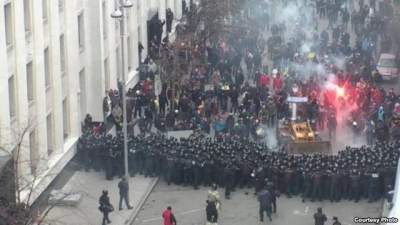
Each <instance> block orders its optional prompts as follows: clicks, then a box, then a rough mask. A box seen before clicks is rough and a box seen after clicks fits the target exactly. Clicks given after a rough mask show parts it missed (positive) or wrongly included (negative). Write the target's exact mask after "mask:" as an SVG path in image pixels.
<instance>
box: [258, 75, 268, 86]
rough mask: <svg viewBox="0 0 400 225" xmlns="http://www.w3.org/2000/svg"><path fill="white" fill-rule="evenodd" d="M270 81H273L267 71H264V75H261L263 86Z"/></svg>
mask: <svg viewBox="0 0 400 225" xmlns="http://www.w3.org/2000/svg"><path fill="white" fill-rule="evenodd" d="M270 83H271V79H270V77H269V76H268V74H267V73H264V74H263V75H261V77H260V84H261V86H263V87H265V86H267V85H269V84H270Z"/></svg>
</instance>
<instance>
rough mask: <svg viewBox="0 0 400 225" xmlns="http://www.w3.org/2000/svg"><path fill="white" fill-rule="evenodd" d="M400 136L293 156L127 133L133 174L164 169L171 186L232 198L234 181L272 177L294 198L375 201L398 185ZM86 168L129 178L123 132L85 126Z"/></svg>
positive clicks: (241, 184) (224, 142)
mask: <svg viewBox="0 0 400 225" xmlns="http://www.w3.org/2000/svg"><path fill="white" fill-rule="evenodd" d="M399 147H400V142H398V141H393V142H389V143H387V142H378V143H376V144H375V145H374V146H362V147H360V148H356V147H346V148H345V149H344V150H341V151H339V153H338V154H337V155H328V154H314V155H306V154H303V155H288V154H287V153H286V152H283V151H271V150H270V149H269V148H268V146H267V144H266V143H263V142H255V141H251V140H241V141H237V140H234V139H233V138H224V139H222V138H221V137H220V136H218V137H217V138H206V139H202V138H197V139H186V138H181V139H180V140H178V139H176V138H169V139H168V138H166V137H165V135H163V134H162V133H160V134H150V136H147V137H144V136H142V135H138V136H133V135H130V136H129V137H128V148H129V175H130V176H132V177H133V176H135V175H138V174H140V175H144V176H145V177H149V176H150V177H154V176H160V177H163V179H164V180H165V181H166V182H167V183H168V185H170V184H171V183H174V184H176V185H183V186H193V188H194V189H198V187H199V186H200V185H204V186H211V185H212V184H216V185H217V186H219V187H223V188H225V193H224V195H225V197H226V198H228V199H229V198H230V195H231V192H232V191H235V188H245V187H247V188H251V187H254V188H255V193H257V192H258V191H259V190H260V189H261V188H263V187H264V186H265V185H266V183H265V180H266V179H268V180H269V183H271V184H272V185H273V186H274V188H275V189H276V190H277V191H278V192H279V193H282V194H285V195H286V196H287V197H288V198H291V197H292V196H296V195H301V196H302V199H303V202H304V201H305V200H306V199H310V200H311V201H315V200H319V201H322V200H330V201H331V202H334V201H335V202H338V201H340V200H342V199H348V200H354V201H356V202H357V201H359V200H360V199H362V198H365V199H368V201H369V202H375V201H377V200H378V199H379V198H380V197H382V196H384V194H385V193H387V192H388V191H389V190H390V189H391V187H394V182H395V177H396V168H397V162H398V158H399V151H398V148H399ZM78 154H79V156H80V157H81V162H82V164H81V165H82V166H83V167H85V169H86V171H89V170H90V169H94V170H96V171H100V170H103V171H105V175H106V176H105V177H106V179H107V180H112V179H113V177H114V176H119V177H122V176H123V174H124V171H123V165H124V163H123V135H122V133H118V134H117V135H116V136H112V135H110V134H109V135H107V136H102V135H100V134H95V133H93V132H92V131H90V130H86V131H85V132H84V133H83V135H82V137H81V138H80V139H79V142H78Z"/></svg>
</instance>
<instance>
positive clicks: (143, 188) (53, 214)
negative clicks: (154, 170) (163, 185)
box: [42, 171, 158, 225]
mask: <svg viewBox="0 0 400 225" xmlns="http://www.w3.org/2000/svg"><path fill="white" fill-rule="evenodd" d="M120 180H121V179H119V178H117V179H114V180H113V181H107V180H105V175H104V172H90V173H88V172H81V171H77V172H76V173H75V174H74V175H73V177H72V178H71V179H70V181H69V182H68V183H67V184H66V185H65V187H64V188H63V189H62V191H64V192H66V193H71V194H81V195H82V198H81V201H80V202H79V203H78V204H77V205H76V206H54V207H53V208H52V209H51V210H50V211H49V213H48V215H42V217H45V218H44V221H43V223H42V224H43V225H45V224H46V225H47V224H51V225H61V224H63V225H93V224H94V225H100V224H101V222H102V217H103V216H102V213H101V212H100V211H99V210H98V207H99V201H98V200H99V197H100V196H101V193H102V191H103V190H108V196H109V197H110V202H111V204H112V205H113V206H114V208H115V211H114V212H112V213H110V214H109V218H110V220H111V221H112V224H117V225H123V224H126V225H129V224H131V223H132V222H133V220H134V219H135V217H136V215H137V214H138V213H139V211H140V209H141V207H142V205H143V203H144V202H145V201H146V198H147V197H148V195H149V194H150V193H151V191H152V190H153V188H154V186H155V184H156V183H157V180H158V178H144V176H140V175H138V176H136V177H130V178H129V200H130V203H131V206H132V207H133V209H131V210H128V209H127V208H126V205H125V204H123V206H122V207H123V208H124V209H123V210H122V211H119V210H118V207H119V206H118V204H119V189H118V182H119V181H120ZM50 208H51V206H50ZM46 211H47V210H46Z"/></svg>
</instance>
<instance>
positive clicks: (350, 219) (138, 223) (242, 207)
mask: <svg viewBox="0 0 400 225" xmlns="http://www.w3.org/2000/svg"><path fill="white" fill-rule="evenodd" d="M207 191H208V189H207V188H204V187H202V188H201V189H200V190H193V188H192V187H190V188H189V187H188V188H185V187H181V186H176V185H171V186H168V185H167V184H166V183H165V182H164V181H161V180H160V181H159V182H158V184H157V185H156V187H155V188H154V191H153V192H152V194H151V195H150V196H149V197H148V199H147V201H146V202H145V204H144V206H143V208H142V210H141V211H140V213H139V214H138V216H137V218H136V220H135V222H134V223H133V225H159V224H162V223H163V220H162V218H161V215H162V213H163V211H164V210H165V209H166V208H167V207H168V206H171V207H172V211H173V213H174V214H175V217H176V219H177V222H178V224H183V225H205V224H206V214H205V200H206V196H207ZM219 193H220V195H222V196H223V193H224V190H223V189H219ZM246 193H247V194H246ZM253 193H254V189H243V190H237V191H236V192H233V193H232V195H231V196H232V199H231V200H225V199H222V210H221V211H220V213H219V220H218V225H243V224H248V225H256V224H282V225H289V224H296V225H310V224H313V223H314V219H313V214H314V213H315V212H316V211H317V208H318V207H322V210H323V212H324V213H325V214H326V215H327V217H328V221H327V223H326V224H331V220H332V217H333V216H337V217H339V220H340V222H341V223H342V225H353V224H356V223H354V217H356V216H357V217H379V216H380V214H381V208H382V201H379V202H377V203H371V204H369V203H367V202H366V201H365V200H362V201H360V202H358V203H355V202H349V201H347V200H342V201H341V202H339V203H330V202H329V201H323V202H315V203H312V202H309V201H306V202H305V203H302V202H301V198H299V197H293V198H291V199H288V198H287V197H286V196H281V197H280V198H278V199H277V214H274V215H273V221H272V222H269V221H268V220H264V222H260V221H259V215H258V209H259V204H258V202H257V199H256V197H255V196H253Z"/></svg>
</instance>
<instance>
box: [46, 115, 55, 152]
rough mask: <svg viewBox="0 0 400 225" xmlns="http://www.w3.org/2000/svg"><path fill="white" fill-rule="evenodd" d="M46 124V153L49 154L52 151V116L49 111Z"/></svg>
mask: <svg viewBox="0 0 400 225" xmlns="http://www.w3.org/2000/svg"><path fill="white" fill-rule="evenodd" d="M46 125H47V155H48V156H50V155H51V154H52V153H53V151H54V147H53V141H54V140H53V117H52V114H51V113H50V114H49V115H48V116H47V118H46Z"/></svg>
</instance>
